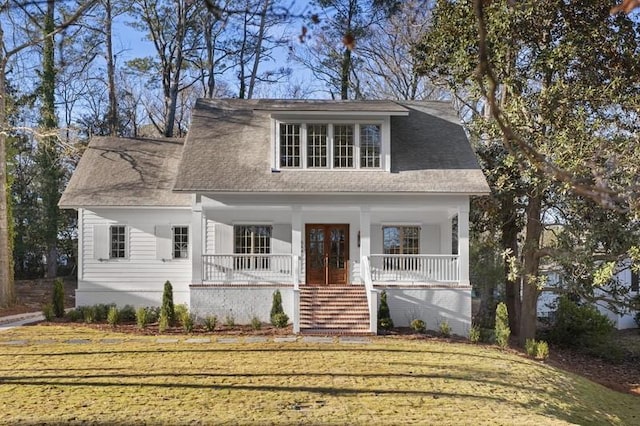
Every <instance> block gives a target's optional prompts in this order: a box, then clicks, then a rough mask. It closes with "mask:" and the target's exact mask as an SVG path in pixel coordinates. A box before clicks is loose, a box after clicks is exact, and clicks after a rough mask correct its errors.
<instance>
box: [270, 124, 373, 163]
mask: <svg viewBox="0 0 640 426" xmlns="http://www.w3.org/2000/svg"><path fill="white" fill-rule="evenodd" d="M277 129H278V130H277V145H276V149H277V151H278V156H277V158H278V164H277V166H278V167H280V168H292V169H380V168H382V158H383V144H382V124H381V123H367V122H363V123H347V122H333V123H332V122H325V123H321V122H318V123H315V122H308V123H285V122H280V123H279V125H278V127H277Z"/></svg>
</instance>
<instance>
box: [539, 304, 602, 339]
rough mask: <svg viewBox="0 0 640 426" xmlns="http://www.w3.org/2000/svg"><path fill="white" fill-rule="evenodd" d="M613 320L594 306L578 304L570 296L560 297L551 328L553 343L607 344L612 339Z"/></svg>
mask: <svg viewBox="0 0 640 426" xmlns="http://www.w3.org/2000/svg"><path fill="white" fill-rule="evenodd" d="M613 330H614V326H613V322H611V320H609V318H607V317H606V316H604V315H602V314H601V313H600V312H599V311H598V310H597V309H596V308H595V307H594V306H591V305H578V304H577V303H575V302H573V301H571V300H570V299H569V298H568V297H566V296H562V297H560V298H559V299H558V307H557V310H556V313H555V320H554V322H553V324H552V326H551V328H550V329H549V332H548V339H549V341H551V342H552V343H555V344H557V345H560V346H565V347H574V348H597V347H601V346H606V343H608V342H609V340H610V339H611V335H612V333H613Z"/></svg>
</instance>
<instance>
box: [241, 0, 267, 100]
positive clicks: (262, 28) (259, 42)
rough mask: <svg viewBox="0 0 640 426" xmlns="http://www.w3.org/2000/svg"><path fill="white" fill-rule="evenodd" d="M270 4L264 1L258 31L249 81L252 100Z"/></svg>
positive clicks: (249, 92)
mask: <svg viewBox="0 0 640 426" xmlns="http://www.w3.org/2000/svg"><path fill="white" fill-rule="evenodd" d="M269 3H271V0H264V6H263V7H262V13H261V14H260V29H259V30H258V40H256V53H255V56H254V57H253V69H252V70H251V78H250V79H249V89H248V90H247V99H251V98H252V97H253V89H254V88H255V85H256V77H257V75H258V66H259V65H260V59H261V54H262V40H264V32H265V27H266V25H267V12H268V11H269Z"/></svg>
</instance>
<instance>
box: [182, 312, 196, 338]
mask: <svg viewBox="0 0 640 426" xmlns="http://www.w3.org/2000/svg"><path fill="white" fill-rule="evenodd" d="M180 322H181V323H182V329H183V330H184V331H185V333H191V332H192V331H193V327H194V326H195V323H196V321H195V317H194V316H193V315H192V314H190V313H187V314H186V315H185V316H184V317H183V318H182V321H180Z"/></svg>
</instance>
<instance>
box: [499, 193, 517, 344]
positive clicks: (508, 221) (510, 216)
mask: <svg viewBox="0 0 640 426" xmlns="http://www.w3.org/2000/svg"><path fill="white" fill-rule="evenodd" d="M501 223H502V225H501V228H502V249H503V250H510V251H511V255H512V256H516V257H517V256H518V232H519V231H520V230H519V229H518V224H517V213H516V211H515V206H514V204H513V199H511V198H507V199H504V200H503V201H502V220H501ZM504 268H505V270H504V282H505V303H506V305H507V311H508V312H509V329H511V333H513V335H514V336H517V335H518V333H519V330H520V281H519V280H518V279H517V278H516V279H515V280H511V279H509V262H508V260H507V259H505V261H504Z"/></svg>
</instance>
